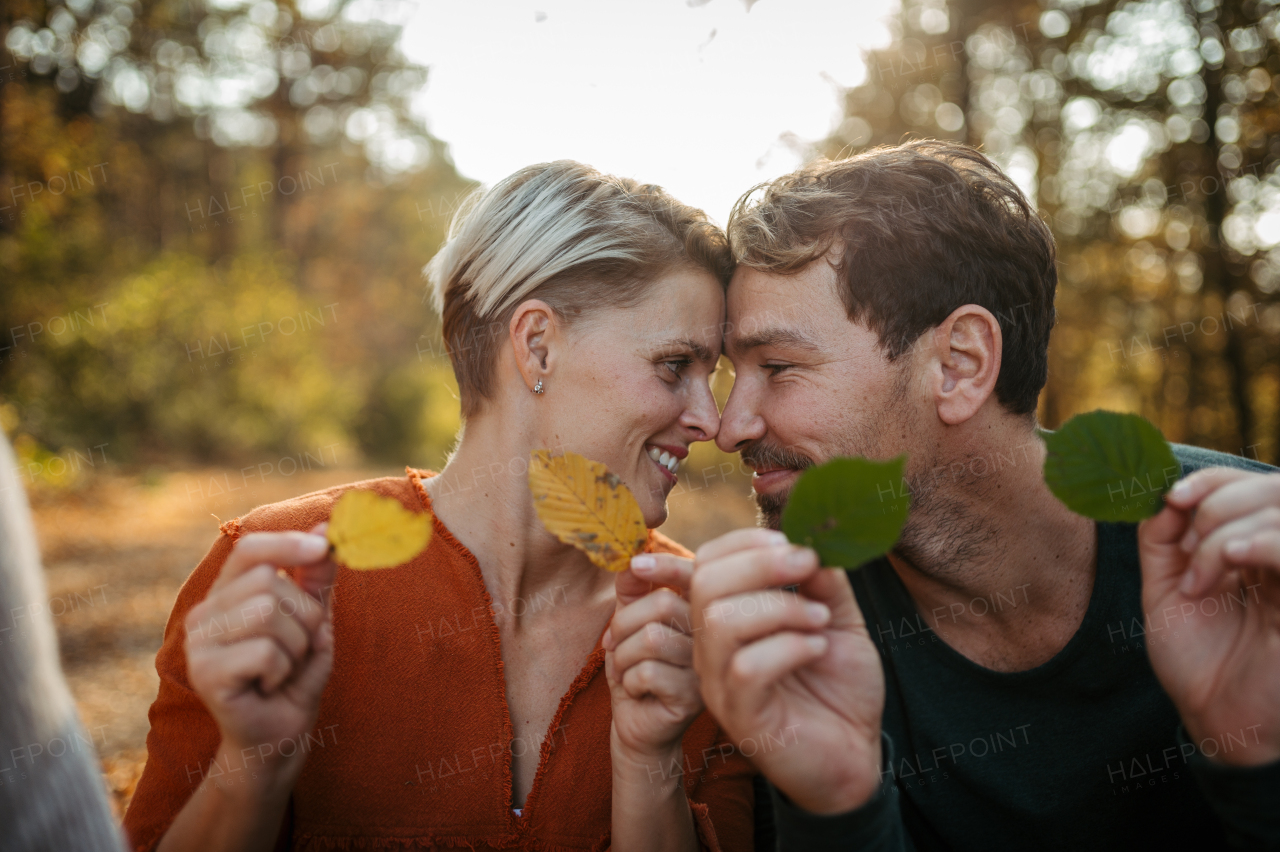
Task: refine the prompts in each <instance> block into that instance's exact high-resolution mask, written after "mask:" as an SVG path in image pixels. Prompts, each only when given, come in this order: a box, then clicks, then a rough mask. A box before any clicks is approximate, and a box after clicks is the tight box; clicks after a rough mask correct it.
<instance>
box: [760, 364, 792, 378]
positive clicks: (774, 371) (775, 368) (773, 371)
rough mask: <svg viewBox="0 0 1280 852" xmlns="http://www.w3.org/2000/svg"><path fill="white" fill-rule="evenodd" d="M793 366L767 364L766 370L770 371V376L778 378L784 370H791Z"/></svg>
mask: <svg viewBox="0 0 1280 852" xmlns="http://www.w3.org/2000/svg"><path fill="white" fill-rule="evenodd" d="M791 366H793V365H791V364H765V365H764V368H765V369H766V370H768V371H769V375H770V376H776V375H778V374H779V373H781V372H782V371H783V370H786V369H788V368H790V367H791Z"/></svg>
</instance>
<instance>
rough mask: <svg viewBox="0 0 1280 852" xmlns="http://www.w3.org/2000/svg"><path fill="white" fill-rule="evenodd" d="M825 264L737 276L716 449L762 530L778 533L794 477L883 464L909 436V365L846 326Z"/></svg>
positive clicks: (867, 332)
mask: <svg viewBox="0 0 1280 852" xmlns="http://www.w3.org/2000/svg"><path fill="white" fill-rule="evenodd" d="M838 286H839V280H838V276H837V274H836V271H835V269H833V268H832V266H831V265H830V264H829V263H828V262H827V261H826V260H824V259H819V260H817V261H814V262H813V263H811V264H809V265H808V266H807V267H805V268H804V269H803V270H801V271H800V272H799V273H796V274H794V275H786V276H783V275H776V274H773V273H768V272H761V271H759V270H755V269H749V268H747V267H739V268H738V271H737V272H736V273H734V276H733V280H732V282H731V283H730V285H729V293H728V320H729V326H728V327H729V333H728V335H727V336H726V337H725V352H726V354H727V355H728V356H729V358H730V360H732V361H733V368H734V372H735V374H736V379H735V381H734V384H733V391H732V392H731V393H730V394H729V401H728V403H727V404H726V405H725V409H724V413H723V414H722V415H721V422H720V434H719V435H718V436H717V437H716V444H717V445H718V446H719V447H720V449H722V450H724V451H725V452H735V451H737V452H741V453H742V460H743V462H744V463H746V464H747V466H748V467H750V468H752V470H753V471H754V475H753V477H752V485H753V486H754V488H755V497H756V503H757V505H759V507H760V513H761V516H762V520H763V522H764V523H765V524H766V525H767V526H769V527H771V528H773V529H777V528H778V527H779V526H780V524H781V518H782V509H783V507H784V506H785V505H786V501H787V496H788V495H789V494H790V493H791V488H792V486H794V485H795V482H796V480H797V479H798V478H799V476H800V473H801V471H802V470H803V469H804V468H806V467H809V466H810V465H813V464H821V463H822V462H824V461H827V460H829V459H831V458H834V457H836V456H851V455H862V456H867V457H869V458H881V459H882V458H890V457H892V456H895V455H897V454H898V453H900V452H903V451H904V450H906V448H907V447H908V444H909V442H910V441H909V439H910V438H913V437H914V443H916V444H917V445H918V443H919V441H920V440H921V439H922V438H924V437H925V436H924V434H923V433H918V434H915V435H914V436H913V435H912V431H913V423H912V420H913V417H912V413H911V410H912V406H911V401H910V399H909V396H910V394H909V393H908V379H907V377H908V376H909V375H910V373H909V370H910V361H911V359H910V358H909V357H905V356H904V357H903V358H902V359H901V361H900V363H893V364H891V363H890V362H889V360H888V358H887V356H886V355H885V353H884V350H883V349H882V348H881V347H880V341H879V337H878V335H877V334H876V333H875V332H874V331H872V330H871V329H869V328H866V327H865V326H863V325H861V324H859V323H853V322H850V321H849V319H848V314H847V313H846V311H845V308H844V304H843V303H842V302H841V301H840V297H839V294H838V290H837V287H838Z"/></svg>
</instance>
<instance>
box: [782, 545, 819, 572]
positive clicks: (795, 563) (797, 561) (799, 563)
mask: <svg viewBox="0 0 1280 852" xmlns="http://www.w3.org/2000/svg"><path fill="white" fill-rule="evenodd" d="M787 563H788V564H790V565H791V566H792V567H793V568H806V567H808V566H809V565H811V564H813V551H812V550H809V549H808V548H802V549H800V550H793V551H791V553H789V554H788V555H787Z"/></svg>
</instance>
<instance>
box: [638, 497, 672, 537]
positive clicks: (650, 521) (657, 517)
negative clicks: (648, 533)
mask: <svg viewBox="0 0 1280 852" xmlns="http://www.w3.org/2000/svg"><path fill="white" fill-rule="evenodd" d="M640 509H641V514H643V515H644V525H645V526H646V527H647V528H649V529H651V530H654V529H657V528H658V527H660V526H662V525H663V524H665V523H666V522H667V504H666V502H665V501H664V502H662V503H659V504H658V505H656V506H641V507H640Z"/></svg>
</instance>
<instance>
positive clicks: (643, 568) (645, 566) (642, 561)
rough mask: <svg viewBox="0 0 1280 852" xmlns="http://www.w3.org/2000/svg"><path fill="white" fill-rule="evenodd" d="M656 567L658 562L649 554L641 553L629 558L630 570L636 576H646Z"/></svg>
mask: <svg viewBox="0 0 1280 852" xmlns="http://www.w3.org/2000/svg"><path fill="white" fill-rule="evenodd" d="M657 567H658V560H657V559H656V558H655V557H654V556H653V555H651V554H648V553H641V554H639V555H637V556H633V557H631V570H632V571H635V572H636V573H637V574H647V573H649V572H650V571H652V570H653V569H654V568H657Z"/></svg>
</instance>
